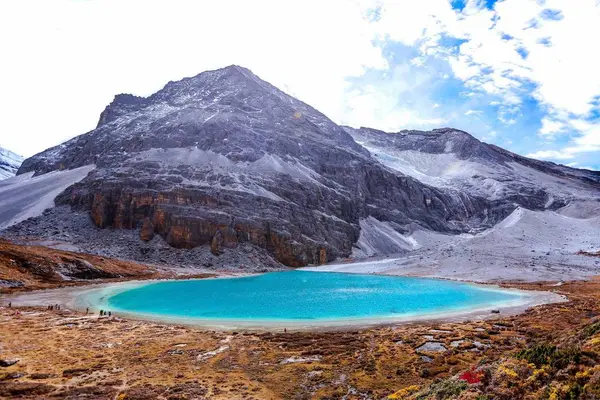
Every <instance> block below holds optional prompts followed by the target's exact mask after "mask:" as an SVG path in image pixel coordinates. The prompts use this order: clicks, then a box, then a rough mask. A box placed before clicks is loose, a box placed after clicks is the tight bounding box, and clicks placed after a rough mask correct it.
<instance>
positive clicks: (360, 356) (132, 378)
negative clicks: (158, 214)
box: [0, 248, 600, 399]
mask: <svg viewBox="0 0 600 400" xmlns="http://www.w3.org/2000/svg"><path fill="white" fill-rule="evenodd" d="M22 250H23V251H31V260H34V259H35V258H34V257H41V259H42V260H47V259H53V258H52V257H54V256H57V257H58V256H59V255H58V254H56V255H54V256H53V255H52V253H53V252H54V251H53V250H48V249H44V250H41V249H39V248H32V249H31V250H30V249H29V248H28V249H22ZM11 251H15V249H12V250H11ZM39 252H41V254H40V253H39ZM64 253H65V252H59V254H60V256H63V255H64ZM10 254H15V253H10ZM17 254H18V252H17ZM70 254H72V255H73V257H85V259H86V260H91V258H87V257H94V256H84V255H80V254H75V253H70ZM0 256H1V257H3V258H2V260H6V258H11V257H12V256H8V255H7V254H6V252H5V251H3V252H0ZM95 260H100V257H94V261H93V263H94V265H95V266H99V265H102V266H103V268H104V267H106V268H107V269H106V271H110V272H111V273H118V272H117V270H116V269H117V268H125V266H126V265H130V264H129V263H128V264H119V262H117V261H115V260H107V259H104V263H105V264H99V263H98V264H95V263H96V261H95ZM4 262H6V261H4ZM89 262H92V261H89ZM109 268H115V269H110V270H109ZM138 268H141V267H139V266H138ZM125 269H126V270H128V269H127V268H125ZM19 271H20V270H19ZM118 271H121V272H123V270H122V269H119V270H118ZM128 271H129V272H131V270H128ZM136 271H138V270H136ZM0 272H1V273H2V274H10V275H8V277H9V278H10V279H15V275H14V274H15V273H16V272H14V271H13V269H12V268H8V269H7V267H6V265H4V264H0ZM139 272H140V273H142V274H143V270H141V269H140V270H139ZM19 273H22V274H25V275H26V278H27V279H28V280H27V282H31V283H30V287H36V288H37V287H48V286H51V285H52V283H51V282H49V281H43V280H40V279H38V278H37V277H38V275H35V274H32V275H33V276H29V275H27V272H19ZM2 276H4V275H2ZM0 279H5V278H3V277H0ZM20 279H21V278H20ZM23 279H25V278H23ZM59 284H64V282H61V283H59ZM510 286H513V287H516V286H518V287H520V288H523V289H540V290H550V289H556V290H557V291H560V292H561V293H563V294H567V295H568V296H569V298H570V301H569V302H568V303H560V304H550V305H545V306H539V307H535V308H533V309H530V310H528V311H526V312H525V313H523V314H521V315H518V316H514V317H502V316H500V317H499V319H496V320H486V321H473V322H461V323H420V324H410V325H399V326H392V327H381V328H376V329H367V330H361V331H344V332H294V333H248V332H239V333H235V332H234V333H227V332H208V331H202V330H199V329H195V328H190V327H184V326H176V325H165V324H157V323H151V322H143V321H133V320H122V319H119V318H115V317H112V318H98V316H91V315H83V314H81V313H77V312H70V311H68V310H64V311H48V310H45V309H36V308H19V309H15V308H0V351H1V353H0V359H3V360H10V359H19V362H18V363H16V364H14V365H12V366H9V367H5V368H0V398H31V399H34V398H35V399H39V398H73V399H76V398H77V399H78V398H88V399H150V398H157V399H184V398H188V399H191V398H200V399H201V398H210V399H311V398H330V399H334V398H340V399H341V398H346V399H365V398H375V399H377V398H384V397H386V396H388V395H391V394H393V393H398V396H397V397H398V398H402V397H401V396H402V392H401V389H403V388H408V387H411V386H413V387H418V388H424V387H427V386H428V385H429V384H431V383H432V382H434V381H439V380H440V379H443V378H447V377H450V376H453V375H456V374H458V373H460V372H461V371H465V370H467V369H470V368H471V367H472V366H474V365H477V364H479V363H480V362H482V361H484V360H485V362H487V363H490V362H493V361H495V360H499V359H502V358H503V357H506V356H507V355H511V354H515V352H516V351H517V350H519V349H523V348H525V347H526V346H527V345H528V344H529V343H531V342H537V341H540V340H544V341H556V340H561V338H566V337H569V336H573V335H576V334H577V333H578V332H579V331H580V330H581V329H582V327H584V326H586V325H588V324H589V323H590V322H591V321H593V320H594V319H595V318H596V317H597V316H598V315H600V280H593V281H591V282H573V283H567V284H565V285H563V286H560V287H552V286H551V285H550V284H539V285H538V284H535V285H510ZM430 336H432V337H433V338H431V337H430ZM427 342H439V343H442V344H443V345H444V347H445V348H446V350H445V351H442V352H427V351H422V352H420V351H418V350H417V349H418V348H419V347H420V346H421V345H423V344H425V343H427ZM415 385H416V386H415ZM414 390H416V389H414ZM399 391H400V392H399ZM408 392H410V390H409V391H407V393H408Z"/></svg>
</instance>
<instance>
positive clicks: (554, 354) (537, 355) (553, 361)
mask: <svg viewBox="0 0 600 400" xmlns="http://www.w3.org/2000/svg"><path fill="white" fill-rule="evenodd" d="M517 358H519V359H522V360H526V361H528V362H530V363H533V364H535V366H536V367H537V368H541V367H542V366H544V365H549V366H550V367H552V368H555V369H559V370H560V369H563V368H566V367H567V366H568V365H569V364H570V363H575V364H578V363H579V362H581V350H580V349H579V348H578V347H575V346H572V347H565V348H562V349H558V348H557V347H556V346H552V345H549V344H546V343H538V344H535V345H533V346H531V347H530V348H528V349H525V350H521V351H519V352H518V353H517Z"/></svg>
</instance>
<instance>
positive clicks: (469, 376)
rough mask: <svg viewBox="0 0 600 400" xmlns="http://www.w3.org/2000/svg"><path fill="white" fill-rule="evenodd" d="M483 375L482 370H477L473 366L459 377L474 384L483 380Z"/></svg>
mask: <svg viewBox="0 0 600 400" xmlns="http://www.w3.org/2000/svg"><path fill="white" fill-rule="evenodd" d="M481 375H482V374H481V373H480V372H476V371H475V369H474V368H471V369H470V370H468V371H465V372H463V373H462V374H460V375H459V376H458V379H460V380H461V381H465V382H467V383H468V384H469V385H473V384H475V383H479V382H481V377H482V376H481Z"/></svg>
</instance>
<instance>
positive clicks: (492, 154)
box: [345, 127, 600, 210]
mask: <svg viewBox="0 0 600 400" xmlns="http://www.w3.org/2000/svg"><path fill="white" fill-rule="evenodd" d="M345 129H346V131H347V132H348V133H350V134H351V135H352V137H353V138H354V139H355V140H356V142H357V143H359V144H361V145H362V146H363V147H364V148H365V149H367V150H369V152H370V153H371V154H372V155H373V156H374V157H375V158H376V159H377V160H379V161H380V162H381V163H382V164H384V165H386V166H387V167H389V168H391V169H393V170H396V171H399V172H401V173H403V174H406V175H408V176H412V177H414V178H415V179H418V180H419V181H421V182H423V183H426V184H428V185H431V186H434V187H438V188H446V189H450V190H459V191H464V192H467V193H469V194H471V195H476V196H482V197H485V198H486V199H488V200H490V201H494V202H504V203H515V204H518V205H520V206H523V207H525V208H528V209H531V210H539V209H552V210H556V209H558V208H561V207H564V206H566V205H567V204H569V203H570V202H572V201H580V200H590V201H596V200H598V199H599V193H600V172H597V171H588V170H579V169H575V168H569V167H566V166H563V165H557V164H554V163H551V162H544V161H538V160H533V159H528V158H526V157H522V156H519V155H517V154H514V153H511V152H509V151H507V150H504V149H502V148H499V147H497V146H493V145H489V144H486V143H483V142H480V141H479V140H477V139H476V138H474V137H473V136H471V135H469V134H468V133H466V132H463V131H460V130H457V129H450V128H443V129H435V130H433V131H430V132H426V131H414V130H413V131H410V130H404V131H400V132H397V133H387V132H382V131H378V130H374V129H369V128H360V129H353V128H350V127H345Z"/></svg>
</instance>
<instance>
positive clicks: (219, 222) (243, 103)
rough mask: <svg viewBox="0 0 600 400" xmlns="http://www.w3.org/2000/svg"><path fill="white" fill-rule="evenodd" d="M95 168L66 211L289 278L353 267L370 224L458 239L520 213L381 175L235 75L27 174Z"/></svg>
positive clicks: (110, 110)
mask: <svg viewBox="0 0 600 400" xmlns="http://www.w3.org/2000/svg"><path fill="white" fill-rule="evenodd" d="M91 164H95V165H96V166H97V167H96V169H95V170H93V171H91V172H90V173H89V175H88V176H87V177H86V178H84V179H83V180H82V181H80V182H79V183H76V184H74V185H73V186H71V187H70V188H68V189H67V190H66V191H65V192H63V193H62V194H61V195H59V196H58V197H57V199H56V202H57V204H66V205H71V206H74V207H77V208H79V209H82V210H88V211H89V212H90V215H91V217H92V220H93V222H94V224H95V225H96V226H97V227H100V228H125V229H139V232H140V237H141V238H142V239H143V240H146V241H148V240H151V239H152V238H153V237H154V235H156V234H158V235H160V236H161V237H162V238H164V239H165V240H166V242H167V243H169V244H170V245H171V246H174V247H177V248H193V247H197V246H202V245H209V246H210V247H211V250H212V252H213V254H220V253H222V252H224V251H226V249H228V248H235V247H237V246H239V245H240V244H244V243H248V244H252V245H254V246H258V247H261V248H263V249H266V250H267V251H269V252H270V253H271V254H272V255H273V256H274V257H275V259H276V260H278V261H279V262H282V263H284V264H286V265H289V266H302V265H306V264H309V263H312V264H315V263H324V262H327V261H331V260H334V259H336V258H338V257H346V256H348V255H350V254H351V251H352V247H353V244H354V243H355V242H356V241H357V240H358V238H359V234H360V229H361V228H360V227H361V224H360V221H361V220H363V219H366V218H369V217H372V218H374V219H377V220H378V221H387V222H388V223H389V224H391V226H392V227H393V229H394V230H396V231H398V232H407V231H410V230H411V229H413V228H414V227H415V226H418V227H421V228H423V229H430V230H435V231H439V232H447V233H460V232H466V231H470V230H472V229H474V228H475V229H478V228H482V227H487V226H491V225H493V224H494V223H495V222H497V221H498V220H500V219H501V218H503V217H505V216H506V215H508V214H509V213H510V212H511V211H512V210H513V209H514V207H502V206H495V205H494V203H493V202H491V201H489V200H486V199H484V198H482V197H479V196H472V195H468V194H465V193H461V192H458V191H453V190H447V189H443V190H442V189H438V188H435V187H431V186H428V185H425V184H423V183H421V182H419V181H418V180H416V179H413V178H411V177H409V176H406V175H404V174H402V173H400V172H398V171H395V170H393V169H390V168H387V167H385V166H384V165H383V164H381V163H380V162H379V161H378V160H377V159H376V158H373V157H372V156H371V155H370V153H369V152H368V151H367V150H365V149H364V148H363V147H361V146H360V145H358V144H357V143H356V142H355V141H354V140H353V139H352V137H351V136H350V134H348V133H347V132H346V131H345V130H344V129H343V128H341V127H340V126H338V125H336V124H335V123H333V122H332V121H331V120H329V119H328V118H327V117H325V116H324V115H323V114H321V113H319V112H318V111H317V110H315V109H313V108H312V107H310V106H308V105H306V104H304V103H302V102H300V101H298V100H296V99H294V98H292V97H290V96H288V95H286V94H285V93H283V92H281V91H280V90H278V89H277V88H275V87H273V86H272V85H270V84H268V83H266V82H264V81H262V80H261V79H259V78H258V77H257V76H255V75H254V74H252V73H251V72H250V71H249V70H247V69H244V68H241V67H238V66H231V67H227V68H223V69H220V70H216V71H209V72H204V73H201V74H199V75H197V76H195V77H192V78H186V79H183V80H181V81H178V82H169V83H168V84H167V85H166V86H165V87H164V88H163V89H162V90H160V91H158V92H157V93H155V94H153V95H151V96H149V97H147V98H141V97H136V96H133V95H118V96H116V97H115V99H114V101H113V102H112V103H111V104H110V105H109V106H107V107H106V109H105V110H104V112H103V113H102V115H101V116H100V120H99V122H98V126H97V128H96V129H95V130H93V131H91V132H88V133H86V134H84V135H81V136H78V137H76V138H74V139H71V140H70V141H68V142H65V143H63V144H61V145H59V146H57V147H54V148H51V149H48V150H46V151H44V152H42V153H40V154H37V155H35V156H34V157H32V158H29V159H27V160H25V162H24V163H23V165H22V166H21V168H20V169H19V171H18V173H19V174H23V173H27V172H34V173H35V175H39V174H44V173H48V172H50V171H55V170H60V169H72V168H77V167H81V166H84V165H91Z"/></svg>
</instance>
